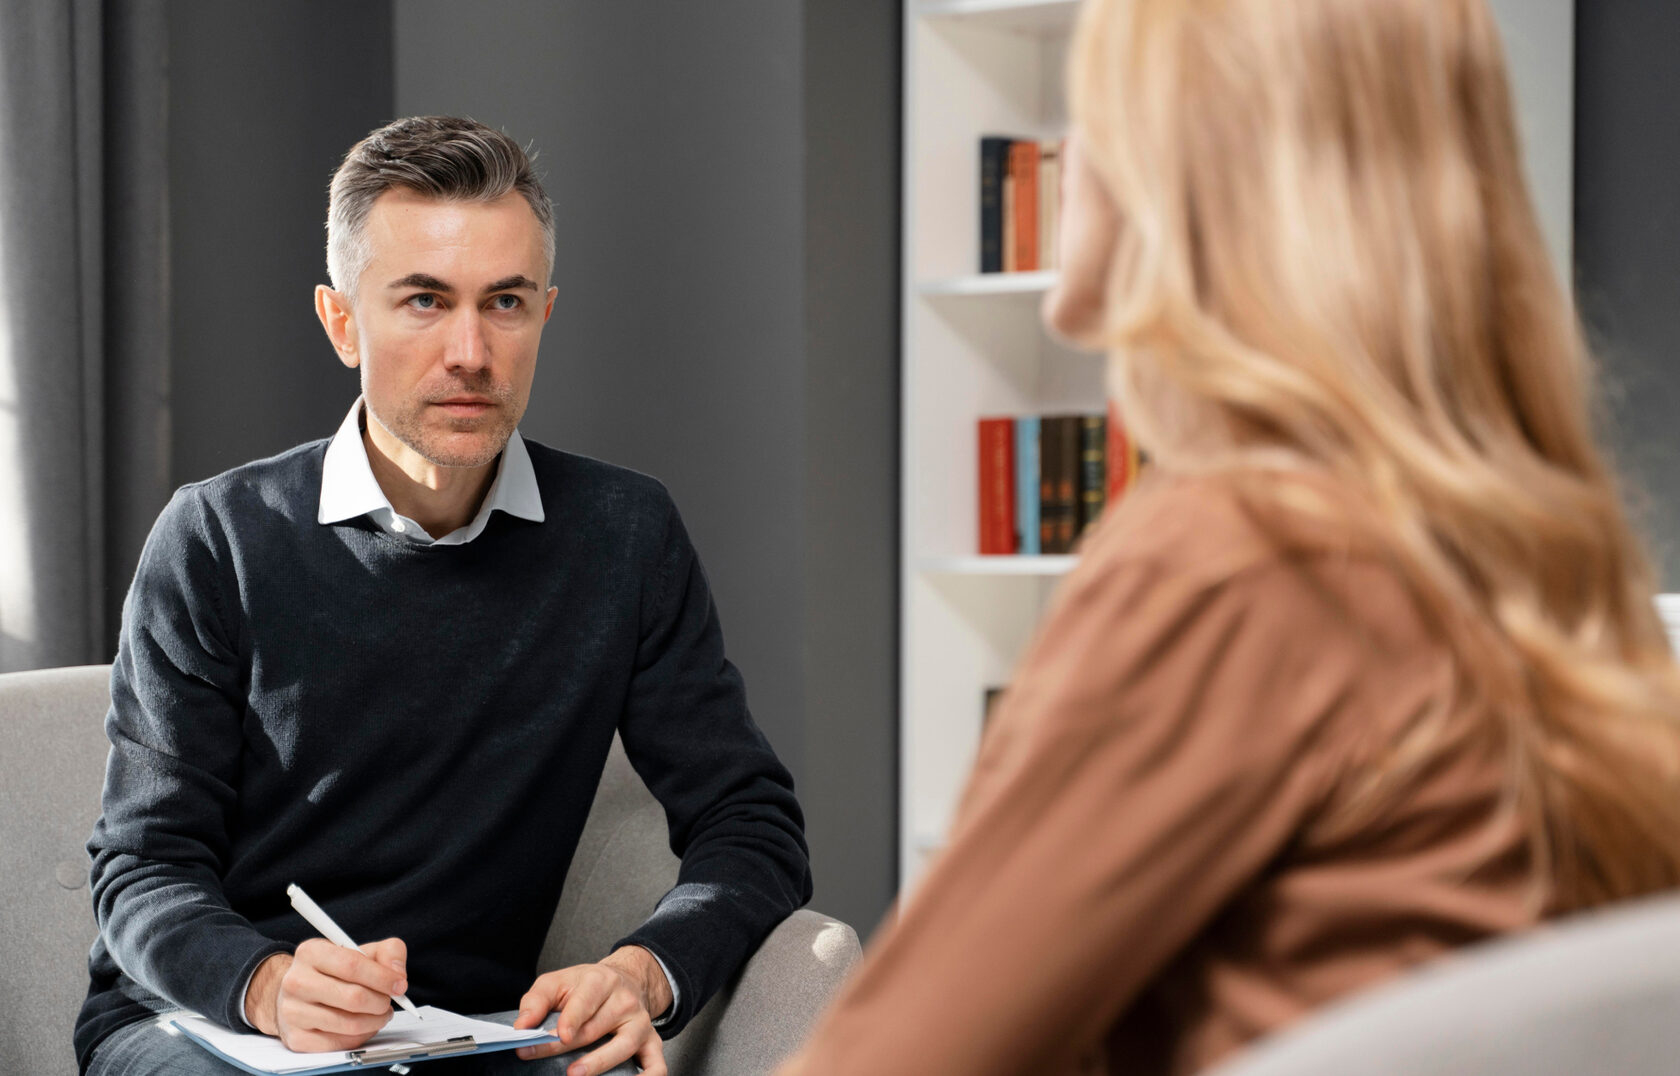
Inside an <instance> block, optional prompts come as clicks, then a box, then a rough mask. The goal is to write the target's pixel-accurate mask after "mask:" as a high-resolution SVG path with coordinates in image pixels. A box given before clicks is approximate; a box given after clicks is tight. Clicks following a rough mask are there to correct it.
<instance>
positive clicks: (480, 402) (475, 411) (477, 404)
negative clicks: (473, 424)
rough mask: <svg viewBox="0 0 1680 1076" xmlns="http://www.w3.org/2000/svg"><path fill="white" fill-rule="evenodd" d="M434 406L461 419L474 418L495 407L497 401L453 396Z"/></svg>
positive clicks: (437, 402)
mask: <svg viewBox="0 0 1680 1076" xmlns="http://www.w3.org/2000/svg"><path fill="white" fill-rule="evenodd" d="M432 406H433V407H441V408H443V409H444V410H445V411H446V412H448V413H449V414H451V415H455V416H457V417H459V418H472V417H474V416H475V415H482V414H484V412H486V411H488V410H490V409H491V408H492V407H495V406H496V401H494V400H492V399H490V398H489V397H486V396H451V397H449V398H448V399H446V400H434V401H433V402H432Z"/></svg>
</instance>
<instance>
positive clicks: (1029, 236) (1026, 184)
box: [1009, 140, 1039, 273]
mask: <svg viewBox="0 0 1680 1076" xmlns="http://www.w3.org/2000/svg"><path fill="white" fill-rule="evenodd" d="M1009 178H1010V179H1012V180H1013V181H1014V199H1013V204H1012V205H1011V206H1010V211H1011V212H1012V213H1013V214H1014V219H1013V222H1014V225H1015V264H1014V266H1013V268H1014V269H1015V270H1017V271H1019V272H1022V273H1030V272H1032V271H1033V270H1035V269H1037V268H1038V267H1039V257H1038V143H1037V142H1029V141H1026V140H1022V141H1019V142H1014V143H1011V144H1010V146H1009Z"/></svg>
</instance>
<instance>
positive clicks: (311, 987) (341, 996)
mask: <svg viewBox="0 0 1680 1076" xmlns="http://www.w3.org/2000/svg"><path fill="white" fill-rule="evenodd" d="M407 960H408V946H406V945H404V944H403V943H402V941H401V940H400V939H397V938H386V939H385V940H384V941H381V942H370V943H368V944H367V945H364V946H362V947H361V952H357V951H355V950H354V949H346V948H344V947H343V946H340V945H334V944H333V943H332V942H330V941H326V940H324V939H321V938H311V939H310V940H309V941H306V942H304V943H303V944H302V945H300V946H298V948H297V954H296V956H288V955H287V954H285V953H277V954H275V955H274V956H271V957H269V958H268V959H267V960H265V961H263V962H262V963H261V964H259V965H257V971H256V974H255V975H252V976H251V985H250V986H249V987H248V988H247V989H246V991H245V1019H247V1020H249V1021H250V1022H251V1026H252V1027H255V1028H256V1029H257V1030H258V1031H261V1032H262V1033H263V1034H265V1035H274V1036H277V1037H278V1038H279V1039H280V1041H281V1042H283V1043H285V1044H286V1046H287V1047H288V1048H289V1049H293V1050H298V1051H304V1052H311V1051H316V1050H354V1049H355V1048H356V1047H358V1046H360V1045H361V1044H362V1043H364V1042H366V1041H367V1040H368V1039H370V1038H372V1037H373V1034H374V1032H376V1031H378V1030H379V1029H380V1028H382V1027H384V1026H385V1024H386V1023H387V1022H388V1021H389V1020H390V1019H391V998H392V997H393V996H395V995H397V994H403V993H407V992H408V971H407V967H406V961H407Z"/></svg>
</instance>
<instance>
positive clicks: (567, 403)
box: [394, 0, 899, 931]
mask: <svg viewBox="0 0 1680 1076" xmlns="http://www.w3.org/2000/svg"><path fill="white" fill-rule="evenodd" d="M394 11H395V42H396V53H395V55H396V58H395V76H396V98H395V110H396V112H397V113H399V114H418V113H456V114H465V115H470V116H474V117H476V118H478V119H480V120H482V121H484V122H487V123H490V124H492V125H495V126H500V127H502V128H504V129H505V130H507V131H508V132H509V133H510V134H512V135H514V136H515V137H516V138H518V139H520V140H521V141H530V142H533V143H535V145H536V148H537V149H538V151H539V153H540V157H539V159H538V165H539V168H540V169H541V171H542V172H543V174H544V183H545V185H546V187H547V189H548V192H549V194H550V196H551V197H552V198H553V199H554V202H555V207H556V223H557V230H558V233H559V243H558V251H557V255H556V265H555V276H554V282H555V284H556V285H557V286H558V287H559V289H560V292H559V298H558V299H557V301H556V303H555V311H554V316H553V318H552V320H551V321H550V322H549V325H548V328H547V331H546V332H545V334H544V343H543V351H542V356H543V357H542V360H541V362H540V364H539V367H538V373H537V380H536V385H535V388H534V389H533V392H532V398H531V407H530V410H529V411H528V412H527V415H526V418H525V421H524V423H523V425H522V427H521V428H522V429H523V431H524V432H525V433H526V434H528V435H529V436H532V437H535V438H537V439H538V440H541V441H544V442H546V443H548V444H551V445H554V446H556V447H560V448H565V449H567V450H570V451H575V452H583V453H586V454H589V455H594V456H599V457H601V458H603V459H607V460H610V461H612V462H615V463H619V464H623V465H626V466H629V467H634V468H637V469H638V470H643V471H646V472H648V473H651V474H653V475H656V476H657V477H659V478H660V479H661V480H663V481H664V482H665V483H666V484H667V485H668V486H669V487H670V489H671V491H672V493H673V495H674V496H675V498H676V500H677V504H678V505H679V507H680V508H681V509H682V512H683V516H684V519H685V521H686V522H687V524H688V527H689V530H690V532H691V533H692V535H693V538H694V541H695V545H696V547H697V548H698V550H699V552H700V555H701V557H702V559H703V560H704V562H705V564H706V567H707V570H708V573H709V575H710V577H711V581H712V584H713V589H714V592H715V594H716V598H717V604H718V608H719V611H720V615H721V617H722V620H723V625H724V631H725V636H726V638H727V639H728V643H729V650H730V654H731V656H732V658H733V660H734V661H735V663H736V664H737V665H739V666H740V668H741V670H742V673H743V675H744V676H745V678H746V682H747V691H748V697H749V701H750V703H751V705H752V708H753V712H754V715H755V716H756V717H757V719H758V721H759V724H760V725H761V726H762V727H763V729H764V731H765V733H766V735H768V736H769V738H770V740H771V742H772V743H773V744H774V745H775V747H776V749H777V751H778V753H780V755H781V756H782V758H783V759H784V760H785V761H786V762H787V763H788V765H789V768H790V769H792V770H793V772H794V776H795V780H796V782H797V785H798V788H799V791H800V799H801V801H802V803H803V804H804V806H805V810H806V815H807V823H808V829H809V834H810V839H811V844H812V852H813V860H814V870H815V874H816V880H817V895H816V898H815V901H814V903H815V904H816V905H817V906H818V907H820V908H822V909H823V910H824V911H826V912H828V913H830V914H833V915H838V916H840V917H842V918H844V919H847V920H849V921H851V922H854V923H856V924H857V926H858V927H859V929H860V930H863V931H867V930H868V929H869V928H870V927H872V926H873V924H874V923H875V921H876V920H877V919H878V918H879V916H880V914H881V912H882V911H883V910H884V909H885V907H886V904H887V903H888V901H889V900H890V898H891V895H892V893H893V890H894V888H895V876H894V871H895V867H894V863H893V854H892V849H893V832H894V825H895V821H894V819H895V815H894V791H893V790H894V787H895V784H896V779H895V773H896V736H895V720H896V705H895V701H894V699H895V687H894V676H895V672H894V669H895V665H896V659H895V656H894V655H895V652H896V646H895V642H894V637H893V633H894V631H895V628H894V624H895V621H896V611H895V590H894V587H895V585H896V583H895V580H896V575H897V573H896V567H895V556H896V552H895V550H896V533H897V523H896V503H897V485H896V483H897V447H896V446H897V404H896V392H897V380H898V375H897V330H896V325H897V315H896V294H897V281H896V276H895V274H896V271H897V261H898V258H897V225H896V214H897V147H898V135H897V129H898V126H897V125H898V93H897V86H898V79H897V53H898V49H897V34H898V18H899V15H898V8H897V5H896V4H893V3H882V2H874V3H858V2H851V3H847V2H845V0H827V2H823V3H805V4H790V3H785V2H782V0H714V2H710V3H707V4H703V5H702V4H694V5H677V4H671V3H668V2H661V0H620V2H616V3H600V2H594V3H590V2H584V0H573V2H559V3H556V2H553V0H495V2H492V3H480V4H474V5H471V6H470V7H469V6H467V5H461V4H458V3H453V2H451V0H409V2H405V3H401V4H398V5H396V7H395V9H394Z"/></svg>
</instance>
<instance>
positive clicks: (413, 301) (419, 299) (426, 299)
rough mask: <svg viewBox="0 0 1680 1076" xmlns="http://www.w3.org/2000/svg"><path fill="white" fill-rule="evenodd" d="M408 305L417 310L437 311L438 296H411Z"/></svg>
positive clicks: (428, 294)
mask: <svg viewBox="0 0 1680 1076" xmlns="http://www.w3.org/2000/svg"><path fill="white" fill-rule="evenodd" d="M408 305H409V306H412V307H413V308H414V309H416V310H436V309H437V296H435V295H432V294H431V293H429V292H421V293H420V294H419V295H411V296H409V299H408Z"/></svg>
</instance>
